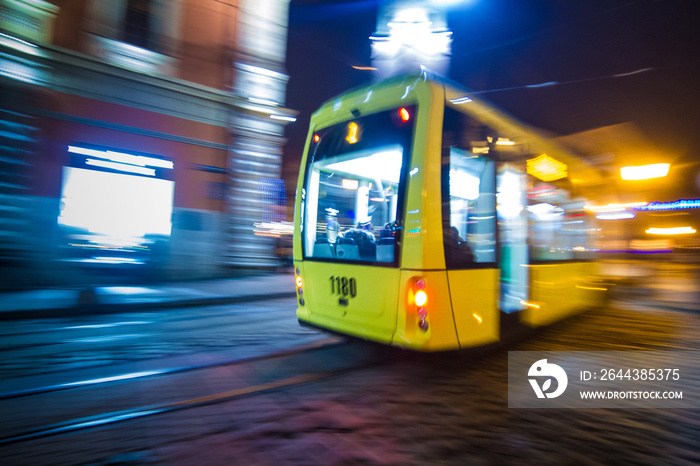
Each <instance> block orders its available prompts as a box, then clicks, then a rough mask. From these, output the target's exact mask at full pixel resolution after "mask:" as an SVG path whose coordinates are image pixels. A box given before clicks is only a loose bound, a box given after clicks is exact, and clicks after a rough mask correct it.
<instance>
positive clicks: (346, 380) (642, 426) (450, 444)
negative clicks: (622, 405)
mask: <svg viewBox="0 0 700 466" xmlns="http://www.w3.org/2000/svg"><path fill="white" fill-rule="evenodd" d="M698 331H700V322H699V320H698V317H697V315H694V314H690V313H681V312H666V311H635V310H624V309H618V308H610V309H606V310H599V311H595V312H590V313H588V314H584V315H582V316H578V317H576V318H574V319H571V320H569V321H567V322H564V323H561V324H559V325H556V326H554V327H552V328H549V329H546V330H544V331H542V332H540V333H539V334H538V335H536V336H534V337H533V338H531V339H528V340H526V341H524V342H522V343H520V344H518V345H515V346H513V347H512V348H508V349H510V350H517V351H538V350H543V349H546V350H562V351H563V350H567V351H571V350H577V351H578V350H581V351H583V350H586V351H588V350H591V351H592V350H596V351H600V350H603V351H612V350H622V349H624V350H662V349H663V350H697V349H699V346H698V342H697V339H696V335H697V334H698ZM507 363H508V361H507V350H501V351H497V352H495V353H492V354H486V355H476V356H473V357H472V356H470V355H461V356H455V357H452V358H450V359H444V358H442V357H440V356H436V355H432V356H416V355H408V354H404V355H401V354H398V355H397V356H396V358H395V359H394V361H393V363H391V364H389V365H386V366H381V367H378V368H375V369H371V370H365V371H362V372H361V373H352V374H347V375H345V376H343V377H342V378H341V379H333V380H329V381H326V382H321V383H317V384H314V385H312V386H304V387H298V388H294V389H292V390H289V391H286V392H284V393H278V394H272V395H270V396H269V397H268V400H269V401H268V403H271V404H266V406H268V407H269V408H272V409H266V410H265V413H266V415H260V413H259V412H246V411H245V410H244V414H245V416H246V418H247V417H248V416H251V418H250V420H248V421H245V422H243V421H241V422H242V423H243V424H244V425H245V428H244V429H243V430H242V431H234V432H218V433H216V434H214V435H209V436H206V437H201V438H199V439H197V440H194V441H192V442H191V443H188V444H187V445H177V446H175V445H173V446H165V447H162V448H159V449H156V450H155V451H153V452H152V454H153V455H154V457H153V459H157V460H158V461H165V462H171V461H175V462H176V461H179V460H180V459H184V460H185V462H188V461H194V459H195V458H198V457H199V455H200V454H201V453H202V452H207V455H209V456H208V460H210V461H214V462H224V461H230V460H235V458H245V459H246V462H247V463H248V464H275V463H276V462H280V463H286V464H375V463H376V464H697V463H698V461H700V445H698V437H697V430H698V427H699V426H700V411H699V410H671V409H637V410H630V409H607V410H606V409H595V410H582V409H567V410H550V409H541V410H537V409H520V410H519V409H509V408H508V407H507V392H508V391H507V376H506V374H507V370H508V367H507ZM239 419H240V418H239Z"/></svg>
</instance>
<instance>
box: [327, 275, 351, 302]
mask: <svg viewBox="0 0 700 466" xmlns="http://www.w3.org/2000/svg"><path fill="white" fill-rule="evenodd" d="M330 280H331V294H337V295H339V296H342V297H345V298H347V297H348V296H350V297H351V298H354V297H355V296H357V281H356V280H355V279H354V278H348V277H336V276H335V275H331V277H330Z"/></svg>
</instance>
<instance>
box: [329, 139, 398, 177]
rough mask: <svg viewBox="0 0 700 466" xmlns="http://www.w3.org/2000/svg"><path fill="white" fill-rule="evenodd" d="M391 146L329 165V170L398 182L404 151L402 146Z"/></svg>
mask: <svg viewBox="0 0 700 466" xmlns="http://www.w3.org/2000/svg"><path fill="white" fill-rule="evenodd" d="M396 147H397V148H394V146H389V147H387V148H386V149H387V150H382V151H380V152H374V151H372V153H370V154H368V155H366V156H364V157H355V158H353V159H351V160H344V161H340V162H335V163H331V164H329V165H327V166H326V167H325V168H326V169H327V170H329V171H337V172H341V173H347V174H349V175H355V176H358V177H361V178H367V179H375V178H379V179H381V180H386V181H390V182H392V183H398V182H399V177H400V176H401V163H402V157H403V151H402V149H401V148H400V146H396Z"/></svg>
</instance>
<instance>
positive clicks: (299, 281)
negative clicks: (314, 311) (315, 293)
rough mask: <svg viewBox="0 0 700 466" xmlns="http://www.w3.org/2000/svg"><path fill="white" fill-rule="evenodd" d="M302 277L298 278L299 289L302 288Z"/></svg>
mask: <svg viewBox="0 0 700 466" xmlns="http://www.w3.org/2000/svg"><path fill="white" fill-rule="evenodd" d="M301 285H302V283H301V277H299V276H297V288H301Z"/></svg>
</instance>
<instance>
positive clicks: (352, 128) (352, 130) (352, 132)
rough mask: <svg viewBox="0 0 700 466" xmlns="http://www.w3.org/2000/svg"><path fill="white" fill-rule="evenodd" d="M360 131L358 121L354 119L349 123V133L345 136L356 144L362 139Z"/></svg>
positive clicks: (351, 142)
mask: <svg viewBox="0 0 700 466" xmlns="http://www.w3.org/2000/svg"><path fill="white" fill-rule="evenodd" d="M359 132H360V127H359V126H357V123H355V122H354V121H353V122H351V123H350V124H348V134H347V136H345V140H346V141H348V142H349V143H350V144H355V143H356V142H357V141H359V140H360V136H359Z"/></svg>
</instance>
